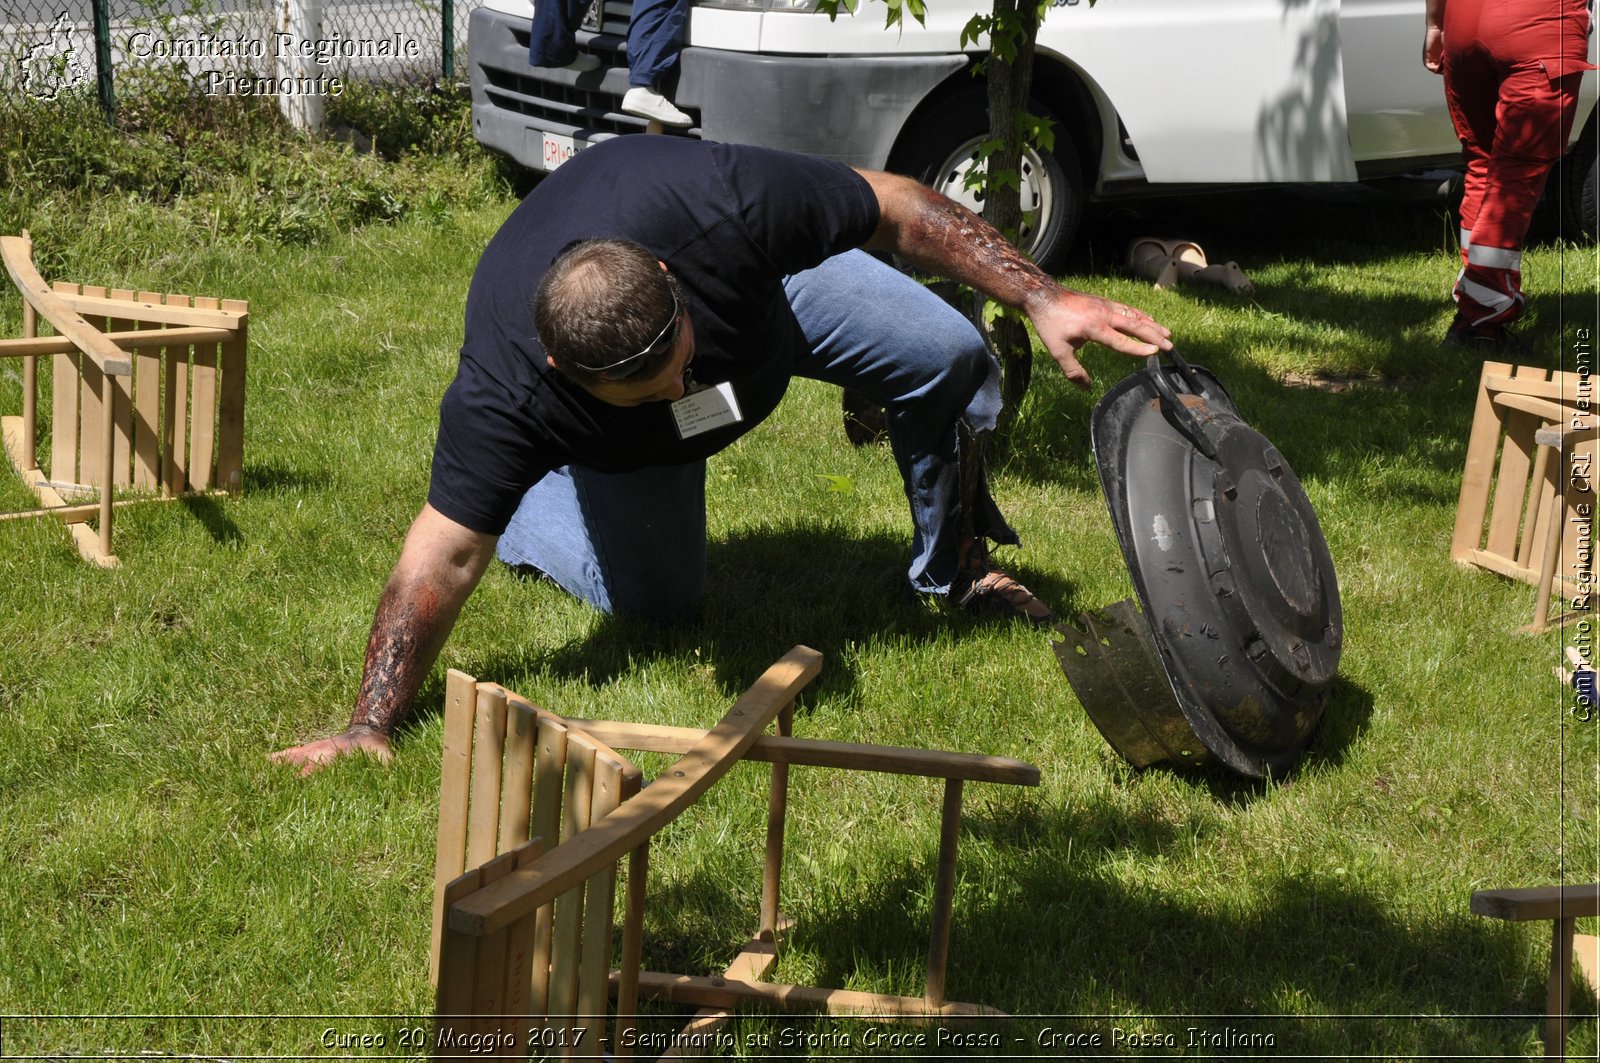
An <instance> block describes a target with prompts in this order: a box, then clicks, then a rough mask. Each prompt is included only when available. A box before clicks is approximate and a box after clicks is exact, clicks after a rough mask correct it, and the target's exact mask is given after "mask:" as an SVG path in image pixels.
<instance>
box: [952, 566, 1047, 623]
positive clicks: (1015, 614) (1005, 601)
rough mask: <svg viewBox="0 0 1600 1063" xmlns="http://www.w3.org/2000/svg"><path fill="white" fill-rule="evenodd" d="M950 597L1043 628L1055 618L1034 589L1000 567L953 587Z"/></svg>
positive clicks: (965, 606) (966, 605) (981, 610)
mask: <svg viewBox="0 0 1600 1063" xmlns="http://www.w3.org/2000/svg"><path fill="white" fill-rule="evenodd" d="M950 597H951V599H952V600H953V601H955V603H956V604H957V605H959V606H961V607H962V608H963V609H967V610H970V611H971V612H974V613H984V614H987V615H990V616H1004V617H1008V618H1011V619H1014V620H1026V621H1027V622H1028V623H1030V624H1032V625H1033V626H1034V627H1044V626H1045V625H1047V624H1051V623H1054V622H1055V619H1056V614H1055V612H1054V611H1053V610H1051V608H1050V607H1049V606H1048V605H1046V604H1044V603H1043V602H1041V601H1040V600H1039V599H1038V598H1036V597H1034V594H1033V592H1032V591H1030V590H1029V589H1028V588H1026V587H1024V586H1023V585H1022V584H1020V583H1018V582H1017V581H1016V580H1015V579H1013V578H1012V577H1011V576H1008V575H1006V574H1005V573H1004V572H1001V571H1000V570H999V569H997V568H985V569H984V571H983V572H982V574H980V575H979V576H978V577H977V578H976V579H974V580H972V581H971V582H970V583H968V584H967V585H966V586H965V587H960V586H958V587H955V588H953V589H952V590H951V592H950Z"/></svg>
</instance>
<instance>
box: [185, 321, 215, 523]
mask: <svg viewBox="0 0 1600 1063" xmlns="http://www.w3.org/2000/svg"><path fill="white" fill-rule="evenodd" d="M194 305H195V306H197V307H200V308H202V309H210V310H215V309H219V308H220V306H221V304H220V303H219V302H218V301H217V300H216V299H211V298H202V297H200V296H198V295H197V296H195V298H194ZM190 352H191V353H190V364H191V365H193V366H194V369H193V371H192V373H191V377H190V387H189V485H190V488H191V489H192V490H195V491H209V490H211V484H212V475H213V471H214V469H215V463H216V446H217V345H216V344H215V343H196V344H192V345H191V346H190Z"/></svg>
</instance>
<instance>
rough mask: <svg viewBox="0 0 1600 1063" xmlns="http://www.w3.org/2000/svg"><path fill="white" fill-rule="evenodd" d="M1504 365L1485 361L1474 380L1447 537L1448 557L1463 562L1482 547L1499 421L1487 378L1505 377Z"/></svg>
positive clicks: (1505, 366) (1498, 435) (1506, 375)
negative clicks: (1474, 391)
mask: <svg viewBox="0 0 1600 1063" xmlns="http://www.w3.org/2000/svg"><path fill="white" fill-rule="evenodd" d="M1510 373H1511V366H1510V365H1509V364H1508V363H1505V362H1485V363H1483V372H1482V374H1481V375H1480V376H1479V378H1478V398H1477V402H1476V404H1475V405H1474V407H1473V411H1472V429H1471V432H1470V434H1469V435H1468V437H1467V460H1466V467H1465V468H1464V469H1463V470H1462V473H1461V494H1460V497H1459V498H1458V499H1457V501H1456V526H1455V531H1454V532H1453V533H1452V534H1451V536H1450V556H1451V557H1452V558H1454V559H1456V560H1457V561H1461V560H1465V559H1466V555H1467V552H1468V551H1470V550H1476V549H1478V548H1479V547H1480V546H1482V545H1483V518H1484V514H1485V513H1486V512H1488V507H1489V487H1490V484H1491V482H1492V481H1493V478H1494V456H1495V454H1496V453H1497V452H1498V451H1499V449H1500V418H1499V417H1498V416H1497V415H1496V414H1495V410H1494V401H1493V399H1492V398H1491V396H1490V393H1489V386H1488V382H1489V380H1490V378H1491V377H1501V376H1504V377H1509V376H1510Z"/></svg>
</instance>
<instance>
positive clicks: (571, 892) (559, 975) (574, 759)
mask: <svg viewBox="0 0 1600 1063" xmlns="http://www.w3.org/2000/svg"><path fill="white" fill-rule="evenodd" d="M594 768H595V748H594V743H593V742H591V741H589V740H588V738H587V737H586V736H585V735H584V734H583V733H582V732H580V731H576V730H569V731H568V732H567V778H566V786H565V788H564V790H563V792H562V795H561V832H562V833H561V838H562V844H563V845H566V846H568V847H571V846H574V845H577V844H579V843H580V842H581V841H582V832H583V831H586V830H588V829H589V824H590V822H591V811H592V809H593V797H594ZM588 877H589V876H588V875H584V876H583V879H584V880H585V881H586V880H587V879H588ZM555 902H556V912H555V937H554V940H553V942H552V944H551V946H550V995H549V999H548V1001H547V1002H546V1005H545V1012H546V1014H548V1015H550V1016H552V1021H553V1019H554V1017H561V1018H570V1017H571V1016H573V1015H575V1014H576V1013H577V1009H578V970H579V966H580V963H581V961H582V958H583V953H582V949H583V903H584V881H580V882H577V883H575V884H574V885H573V886H572V888H570V889H568V890H566V891H564V892H562V893H561V894H559V895H558V896H557V897H556V898H555ZM565 1043H567V1044H571V1039H570V1038H569V1039H568V1040H567V1041H566V1042H565Z"/></svg>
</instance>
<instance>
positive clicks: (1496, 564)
mask: <svg viewBox="0 0 1600 1063" xmlns="http://www.w3.org/2000/svg"><path fill="white" fill-rule="evenodd" d="M1593 386H1594V385H1593V384H1592V382H1591V381H1590V378H1589V377H1587V376H1582V375H1580V374H1577V373H1559V372H1558V373H1547V372H1546V371H1545V370H1543V369H1536V368H1531V367H1528V366H1513V365H1508V364H1505V363H1502V362H1485V363H1484V365H1483V372H1482V375H1481V376H1480V378H1479V382H1478V398H1477V405H1476V407H1475V408H1474V410H1473V416H1472V432H1471V435H1470V436H1469V437H1468V440H1467V460H1466V467H1465V469H1464V470H1463V472H1462V475H1461V496H1460V500H1459V503H1458V505H1457V508H1456V525H1455V531H1454V534H1453V535H1452V536H1451V540H1450V557H1451V558H1452V559H1453V560H1454V561H1456V562H1457V563H1459V564H1463V565H1471V566H1475V567H1477V568H1484V569H1488V570H1489V571H1491V572H1497V573H1499V574H1500V575H1502V576H1509V577H1511V578H1512V579H1517V580H1521V581H1523V582H1524V583H1530V584H1532V585H1533V586H1534V587H1535V588H1537V594H1536V596H1535V599H1534V611H1533V622H1532V623H1531V624H1530V625H1529V626H1528V627H1527V628H1526V629H1524V630H1527V631H1530V632H1537V631H1544V630H1546V629H1547V628H1548V627H1550V625H1551V623H1552V621H1551V619H1550V600H1551V597H1552V595H1560V596H1563V597H1570V598H1571V599H1572V600H1574V601H1577V602H1579V603H1580V604H1581V603H1583V602H1584V601H1585V600H1586V599H1588V598H1589V597H1590V592H1591V591H1592V590H1593V583H1592V579H1593V575H1594V568H1593V565H1592V560H1591V559H1592V545H1593V539H1592V534H1593V519H1594V517H1593V513H1594V480H1595V478H1596V476H1597V475H1600V470H1597V469H1596V468H1595V458H1596V431H1595V425H1596V420H1595V413H1594V411H1595V410H1596V409H1597V408H1600V407H1597V404H1596V396H1595V394H1594V392H1593ZM1485 518H1487V523H1486V520H1485ZM1562 558H1566V559H1567V560H1568V566H1567V567H1568V570H1567V571H1558V568H1559V566H1560V562H1561V559H1562Z"/></svg>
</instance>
